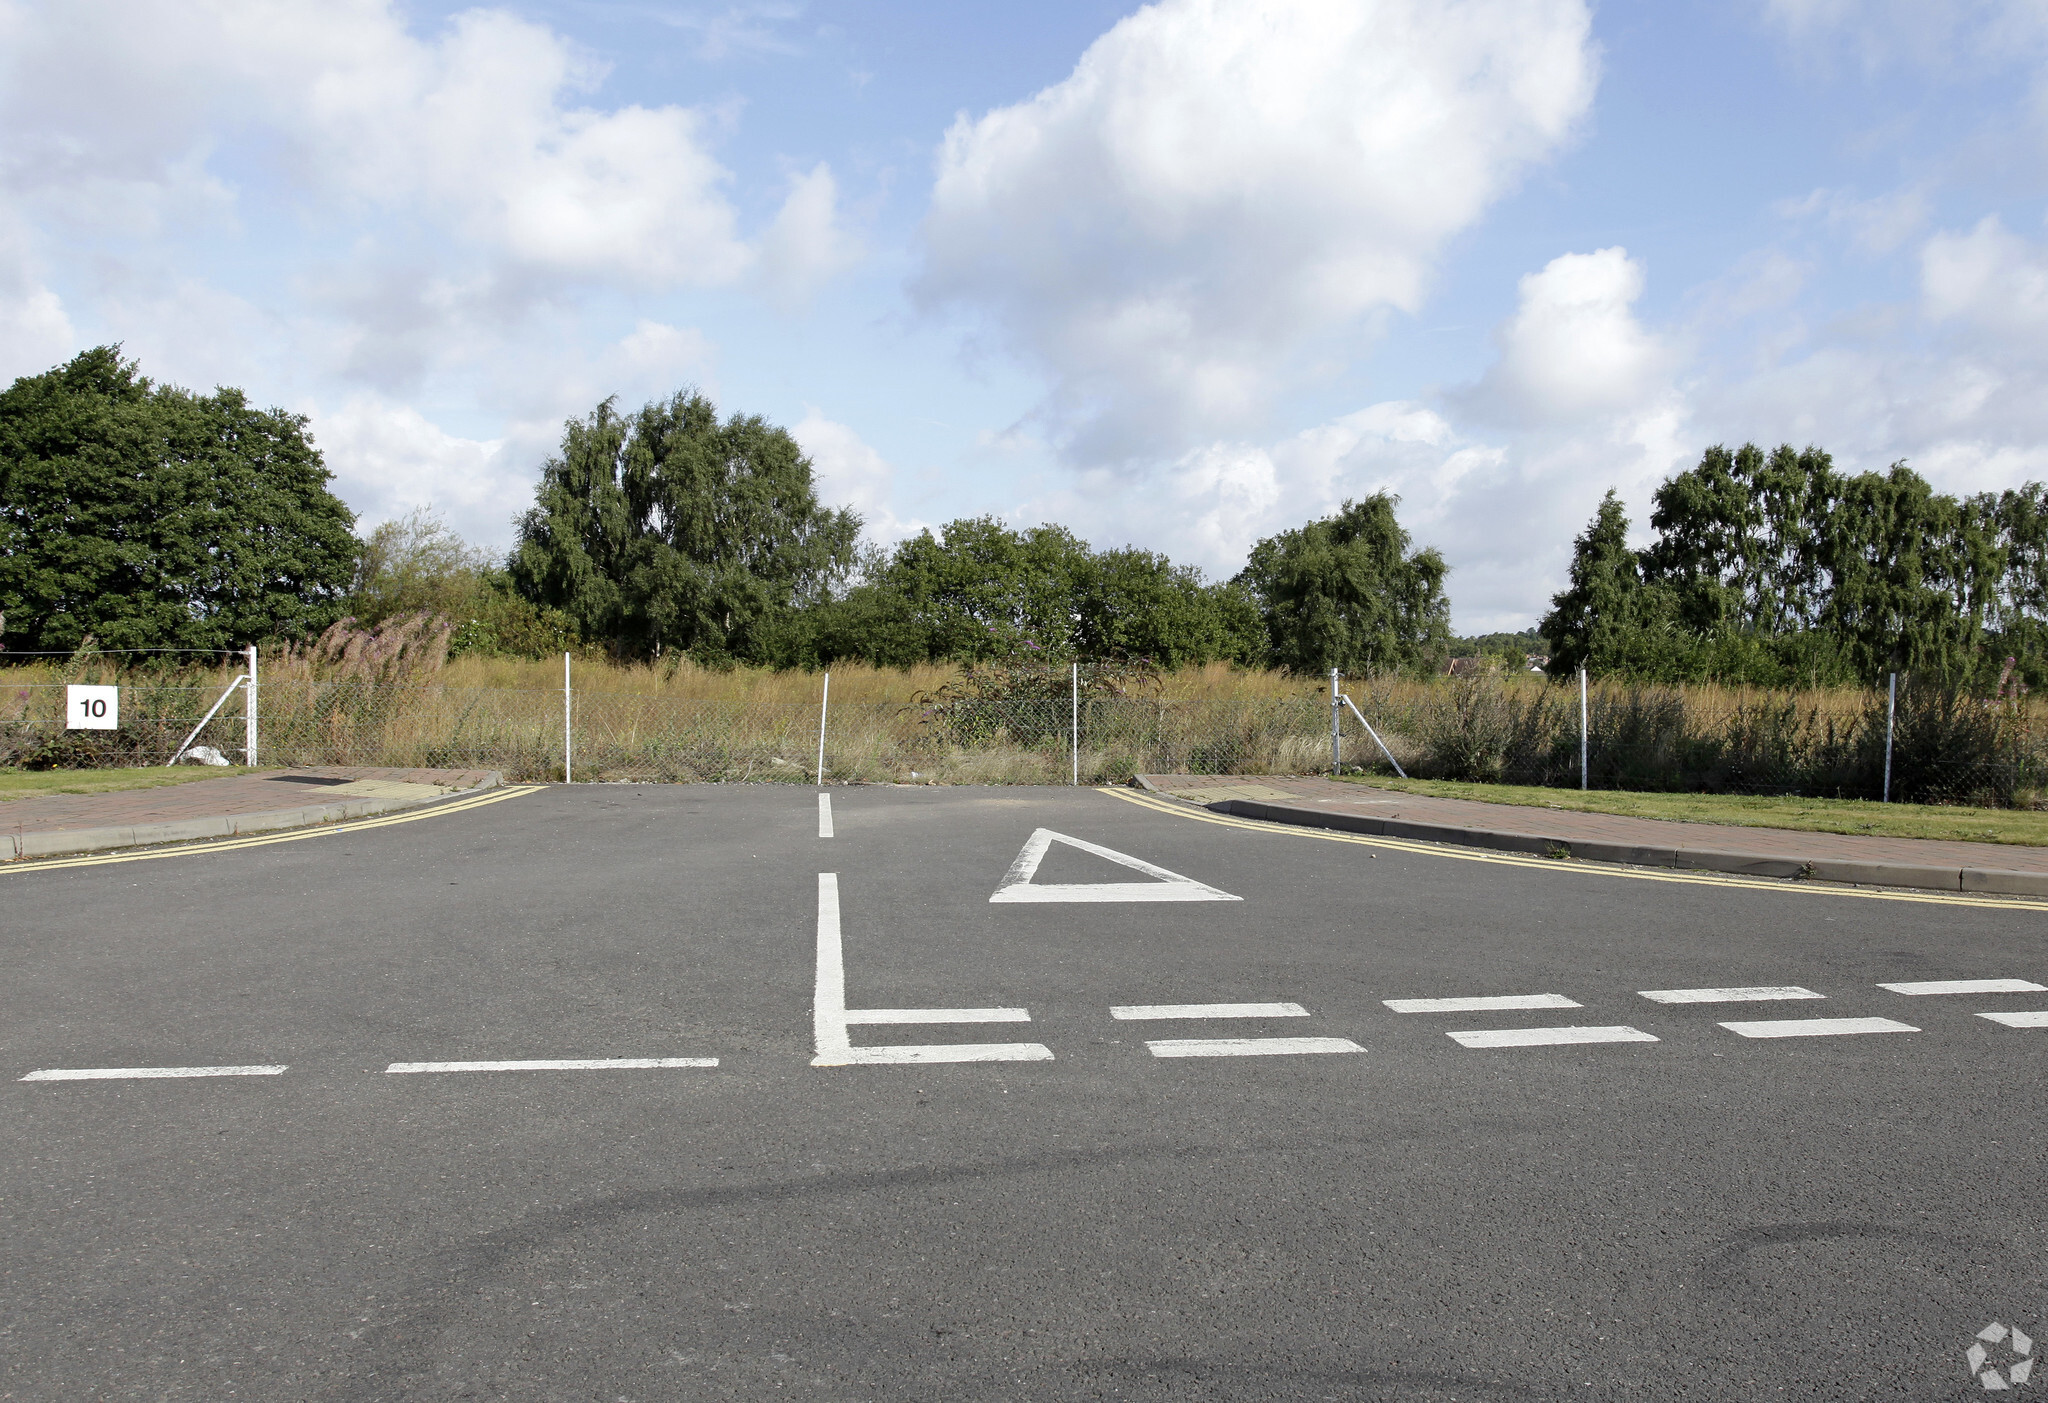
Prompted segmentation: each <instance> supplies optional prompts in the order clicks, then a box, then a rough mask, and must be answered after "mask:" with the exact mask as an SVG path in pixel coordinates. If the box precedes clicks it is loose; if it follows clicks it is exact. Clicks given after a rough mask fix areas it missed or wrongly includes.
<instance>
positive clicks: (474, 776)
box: [0, 765, 492, 834]
mask: <svg viewBox="0 0 2048 1403" xmlns="http://www.w3.org/2000/svg"><path fill="white" fill-rule="evenodd" d="M491 775H492V772H491V771H489V770H407V769H396V768H392V767H390V766H379V765H313V766H308V767H305V768H303V769H293V770H276V771H272V772H271V773H269V774H251V775H229V776H227V777H225V778H223V779H201V780H192V781H190V782H188V783H185V784H170V785H164V786H163V787H161V788H158V789H123V790H116V791H114V792H113V793H110V794H41V795H36V796H35V797H33V798H27V799H9V800H5V801H0V833H13V834H25V833H65V832H72V831H76V830H84V829H105V828H134V827H138V826H141V825H145V824H156V823H178V822H181V821H184V820H188V819H207V818H222V817H230V816H232V817H241V816H244V815H256V814H266V813H278V812H281V811H285V810H291V809H302V808H305V807H307V806H308V805H313V804H323V803H327V802H330V801H335V802H338V801H339V800H341V799H345V798H351V797H356V796H357V795H359V794H360V793H361V792H362V791H360V790H356V791H350V792H345V793H339V794H338V793H337V792H336V791H337V790H341V789H342V788H343V786H344V785H348V784H352V783H358V782H361V781H365V780H368V781H373V782H381V783H383V784H404V785H422V786H431V787H433V788H436V789H440V790H441V791H443V792H444V793H454V792H456V791H458V790H464V789H474V788H476V787H477V786H478V785H480V784H483V783H485V782H486V781H488V780H489V779H490V778H491ZM420 797H431V796H429V795H427V794H425V793H424V791H422V793H421V795H420Z"/></svg>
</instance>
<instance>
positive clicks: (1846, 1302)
mask: <svg viewBox="0 0 2048 1403" xmlns="http://www.w3.org/2000/svg"><path fill="white" fill-rule="evenodd" d="M831 797H832V806H833V813H832V818H833V829H834V836H832V837H829V838H826V837H821V836H819V823H818V818H819V816H818V810H817V807H816V805H817V799H816V792H815V791H813V790H810V789H803V788H797V787H778V786H756V787H709V786H703V787H675V788H665V787H656V786H645V787H642V786H626V785H603V786H578V787H575V788H573V789H563V788H560V787H556V788H552V789H548V790H545V791H542V792H539V793H534V794H530V795H527V796H524V797H519V798H513V799H508V800H506V801H505V802H502V803H497V804H493V805H491V806H488V807H484V808H479V809H474V810H471V811H468V812H465V813H460V814H450V815H446V816H442V817H436V818H431V819H426V820H422V821H418V822H411V823H405V824H395V825H386V826H381V827H371V828H365V829H362V830H360V831H356V832H348V833H339V834H332V835H327V836H323V837H318V838H312V839H308V840H304V841H294V842H285V843H274V844H269V845H261V846H252V847H247V848H242V849H238V850H233V851H226V852H219V853H214V854H209V855H198V856H180V857H175V858H168V859H163V860H158V861H148V862H130V863H113V864H105V865H91V866H78V867H72V868H67V869H62V870H49V871H16V872H6V873H0V968H4V970H5V978H4V979H0V1399H39V1400H40V1399H66V1400H69V1399H176V1400H187V1399H192V1400H200V1399H203V1400H220V1399H264V1400H270V1399H286V1400H297V1399H305V1400H321V1401H322V1403H325V1401H326V1400H337V1401H339V1400H373V1399H443V1398H477V1399H505V1400H543V1399H545V1400H602V1403H617V1400H635V1403H642V1401H645V1400H667V1399H682V1400H694V1399H726V1398H735V1399H766V1398H790V1399H805V1400H826V1399H830V1400H855V1399H859V1400H870V1399H891V1400H893V1399H906V1400H912V1399H914V1400H924V1399H931V1400H940V1399H943V1400H948V1403H955V1401H956V1400H981V1399H1005V1400H1054V1399H1061V1400H1065V1399H1097V1398H1115V1399H1135V1400H1149V1399H1162V1400H1163V1399H1174V1400H1212V1399H1213V1400H1239V1399H1245V1400H1250V1399H1284V1400H1322V1399H1334V1400H1347V1403H1348V1400H1362V1399H1400V1400H1422V1399H1429V1400H1437V1399H1470V1400H1496V1399H1501V1400H1506V1399H1514V1400H1522V1399H1530V1400H1550V1399H1610V1398H1616V1399H1619V1398H1627V1399H1652V1398H1654V1399H1750V1398H1781V1397H1793V1398H1842V1399H1890V1398H1900V1399H1907V1398H1912V1399H1919V1398H1949V1397H1966V1396H1976V1395H1977V1394H1980V1393H1981V1392H1983V1388H1982V1386H1981V1385H1980V1383H1979V1382H1977V1380H1976V1379H1975V1378H1973V1376H1972V1372H1971V1369H1970V1366H1969V1364H1968V1362H1967V1360H1966V1357H1965V1349H1966V1347H1967V1346H1969V1345H1970V1344H1971V1343H1972V1342H1973V1337H1974V1336H1976V1335H1977V1334H1978V1332H1979V1331H1980V1330H1982V1329H1984V1328H1985V1327H1986V1326H1987V1325H1988V1324H1989V1323H1991V1322H1994V1321H1996V1322H2001V1323H2003V1324H2005V1325H2007V1326H2011V1325H2018V1326H2020V1327H2022V1329H2023V1331H2024V1332H2025V1333H2026V1335H2027V1336H2029V1337H2031V1336H2032V1335H2033V1334H2034V1333H2035V1332H2036V1327H2037V1326H2040V1327H2042V1328H2043V1329H2048V1285H2044V1258H2043V1248H2044V1228H2048V1214H2044V1205H2048V1200H2044V1195H2043V1192H2042V1188H2041V1184H2042V1169H2043V1145H2044V1140H2043V1125H2042V1115H2041V1110H2040V1099H2041V1094H2042V1090H2043V1076H2042V1072H2043V1066H2044V1061H2043V1059H2044V1050H2048V1028H2042V1027H2033V1028H2028V1027H2016V1026H2007V1025H2005V1024H2001V1023H1998V1022H1994V1021H1992V1020H1990V1019H1987V1018H1985V1017H1982V1016H1980V1015H1982V1014H1984V1013H1996V1012H2017V1011H2028V1010H2042V1009H2048V992H2038V993H2031V994H2030V993H1947V994H1908V993H1901V992H1896V991H1892V990H1887V989H1883V988H1880V987H1879V986H1880V985H1881V984H1885V983H1896V982H1909V981H1910V982H1922V981H1937V980H1951V979H1954V980H1984V979H2021V980H2028V981H2038V982H2040V983H2042V984H2048V949H2044V948H2043V940H2042V937H2043V935H2044V933H2048V914H2044V913H2043V912H2041V911H2040V910H2038V909H2019V908H2016V907H2011V906H2007V907H1997V906H1969V905H1962V904H1954V903H1950V904H1943V903H1941V902H1938V901H1928V900H1917V901H1913V900H1870V899H1865V898H1861V897H1857V896H1853V895H1847V894H1837V893H1823V892H1818V891H1815V890H1814V889H1811V888H1805V889H1793V888H1770V887H1755V886H1752V887H1745V886H1741V885H1735V884H1729V883H1724V882H1716V881H1713V880H1705V881H1699V882H1692V883H1688V882H1681V881H1670V880H1649V879H1645V878H1642V877H1639V876H1637V877H1632V876H1628V875H1623V874H1619V873H1617V872H1615V871H1614V870H1612V869H1598V868H1590V867H1578V866H1572V865H1567V864H1542V863H1534V862H1502V861H1497V860H1487V859H1485V858H1483V857H1480V856H1478V855H1474V854H1461V853H1458V852H1456V851H1455V850H1441V851H1431V852H1422V851H1415V850H1410V849H1405V848H1402V847H1400V846H1386V845H1376V844H1373V843H1370V842H1358V841H1352V842H1338V841H1330V840H1327V839H1322V838H1318V837H1315V836H1314V835H1311V834H1308V833H1306V832H1303V831H1300V830H1281V829H1260V828H1259V827H1258V826H1256V825H1248V824H1241V823H1240V824H1229V823H1213V822H1205V821H1203V820H1202V819H1199V818H1196V817H1192V816H1183V815H1176V814H1169V813H1165V812H1160V811H1157V810H1154V809H1151V808H1146V807H1142V806H1140V805H1138V804H1134V803H1129V802H1125V801H1124V800H1122V799H1120V798H1118V797H1116V796H1113V795H1107V794H1101V793H1097V792H1094V791H1089V790H1080V791H1074V790H1064V791H1062V790H1015V789H1011V790H976V789H890V788H851V789H840V790H835V791H833V793H832V796H831ZM1041 828H1043V829H1049V830H1052V831H1053V832H1054V833H1057V834H1059V835H1063V836H1065V837H1067V838H1073V839H1080V840H1082V841H1084V842H1088V843H1092V844H1095V845H1097V846H1099V847H1103V848H1108V849H1111V850H1113V851H1115V852H1117V853H1121V854H1125V855H1128V856H1130V857H1132V858H1135V859H1139V860H1141V861H1143V862H1144V863H1148V864H1151V865H1152V866H1153V867H1155V868H1160V869H1165V870H1166V871H1168V872H1169V873H1170V874H1176V875H1177V876H1179V877H1182V878H1185V879H1187V880H1188V882H1191V883H1198V884H1203V885H1205V886H1207V887H1209V888H1213V889H1215V890H1216V891H1217V892H1220V893H1223V894H1227V895H1230V896H1234V897H1237V898H1239V899H1238V900H1234V901H1226V900H1187V901H1180V900H1175V901H1085V900H1074V901H1068V900H1053V901H1046V900H1006V901H998V902H991V900H990V897H991V895H992V894H993V893H995V892H996V891H997V889H998V888H999V887H1000V886H1002V885H1003V884H1004V883H1005V881H1006V874H1010V873H1011V869H1012V867H1013V864H1015V863H1016V862H1017V860H1018V858H1019V855H1020V852H1022V851H1023V850H1024V849H1025V848H1026V846H1027V844H1028V842H1029V840H1030V839H1031V838H1032V836H1033V834H1034V833H1035V832H1036V831H1037V830H1039V829H1041ZM824 873H830V874H833V880H832V881H831V882H829V883H821V878H820V874H824ZM1099 883H1110V884H1130V883H1149V884H1153V885H1154V886H1156V887H1158V888H1166V887H1175V888H1176V889H1178V890H1179V891H1180V892H1181V893H1182V894H1184V895H1185V894H1189V893H1190V892H1191V891H1192V890H1193V889H1192V888H1191V887H1189V886H1188V885H1186V884H1184V883H1177V882H1174V881H1170V880H1168V879H1167V878H1162V877H1159V876H1157V875H1155V874H1150V873H1146V872H1143V871H1135V870H1132V869H1131V868H1129V867H1128V866H1124V865H1119V864H1117V863H1114V862H1112V861H1110V860H1108V859H1107V858H1104V857H1101V856H1097V855H1095V854H1093V853H1091V852H1088V851H1086V850H1084V849H1082V848H1079V847H1076V846H1073V845H1072V844H1070V843H1065V842H1060V841H1058V840H1050V841H1049V843H1048V845H1047V846H1046V851H1045V856H1044V858H1043V861H1042V863H1041V864H1040V865H1039V867H1038V868H1037V870H1036V871H1035V872H1034V873H1033V874H1031V881H1030V883H1029V885H1031V886H1034V887H1038V888H1045V887H1048V886H1053V887H1057V886H1062V885H1077V886H1087V885H1090V884H1099ZM821 887H825V888H830V889H833V892H834V894H836V906H837V913H838V914H837V922H836V930H835V931H833V932H831V933H832V934H836V935H837V937H838V945H839V949H840V952H841V959H842V962H843V963H842V965H841V969H842V972H843V981H844V1005H843V1006H844V1008H845V1009H847V1010H851V1012H850V1013H849V1014H848V1021H843V1022H839V1023H836V1024H835V1023H834V1021H833V1017H834V1014H835V1008H833V1007H827V1008H825V1009H824V1010H823V1013H824V1016H823V1017H821V1016H820V1013H821V1010H820V1007H819V1004H818V999H819V997H820V996H823V998H824V999H825V1002H826V1003H827V1004H828V1005H830V1004H832V1002H833V997H834V993H835V991H834V989H833V988H832V987H831V981H830V980H829V979H826V980H822V981H821V980H820V979H819V977H818V965H819V960H820V957H821V951H828V946H829V944H830V942H829V941H828V940H827V939H826V938H825V937H826V935H827V934H828V932H827V931H825V930H824V929H823V927H827V926H833V925H834V924H835V923H834V922H832V921H831V920H830V911H829V909H828V908H829V907H830V906H831V905H832V904H833V903H832V902H831V901H828V900H825V899H822V898H821ZM1024 894H1025V895H1027V896H1028V895H1032V893H1029V892H1027V893H1024ZM1037 894H1038V895H1044V894H1045V893H1044V892H1043V891H1040V892H1039V893H1037ZM1053 894H1054V895H1059V893H1057V892H1055V893H1053ZM1070 894H1071V893H1070ZM828 953H829V952H828ZM828 962H829V961H828ZM1759 986H1762V987H1779V986H1802V987H1804V988H1805V989H1807V990H1809V991H1811V992H1813V993H1816V994H1820V995H1825V998H1824V999H1797V1000H1787V999H1783V998H1780V999H1774V1000H1763V1001H1750V1002H1739V1003H1725V1002H1724V1003H1660V1002H1657V1001H1653V1000H1649V999H1645V998H1644V997H1642V995H1641V993H1640V992H1639V991H1643V990H1671V989H1707V988H1712V989H1723V988H1747V987H1759ZM1538 994H1551V995H1556V996H1560V998H1561V999H1564V1000H1570V1001H1571V1002H1572V1003H1573V1004H1574V1005H1576V1006H1574V1007H1536V1008H1524V1009H1477V1010H1467V1011H1442V1010H1435V1011H1429V1010H1425V1011H1418V1012H1397V1011H1395V1010H1394V1009H1393V1008H1390V1007H1389V1006H1388V1004H1387V1003H1386V1001H1387V1000H1390V999H1391V1000H1409V999H1443V998H1470V997H1501V996H1523V995H1538ZM1551 1002H1552V1003H1557V1002H1558V1000H1552V1001H1551ZM1290 1003H1291V1004H1296V1005H1299V1006H1300V1007H1301V1009H1303V1010H1304V1013H1303V1014H1301V1015H1298V1016H1297V1015H1291V1014H1290V1015H1287V1016H1259V1017H1216V1016H1203V1017H1180V1018H1154V1019H1146V1020H1137V1019H1129V1018H1122V1019H1120V1018H1116V1017H1113V1016H1112V1009H1115V1008H1119V1007H1128V1006H1154V1007H1157V1006H1180V1005H1216V1004H1290ZM878 1009H894V1010H954V1011H960V1010H984V1011H985V1010H1025V1011H1027V1012H1028V1021H1018V1015H1016V1014H1014V1013H1012V1014H1008V1015H1000V1016H1001V1017H1004V1018H1007V1020H1008V1021H980V1022H948V1023H927V1024H917V1023H876V1022H872V1021H868V1022H863V1021H861V1018H860V1015H861V1013H862V1011H872V1010H878ZM1183 1012H1185V1010H1183ZM1268 1012H1271V1011H1270V1010H1269V1011H1268ZM927 1016H930V1015H927ZM951 1016H953V1017H959V1016H961V1015H960V1014H959V1013H957V1012H956V1013H955V1014H953V1015H951ZM972 1016H974V1017H976V1018H980V1019H983V1020H987V1019H991V1018H995V1017H998V1015H995V1014H990V1013H987V1012H983V1013H978V1014H973V1015H972ZM1812 1018H1840V1019H1881V1020H1890V1021H1891V1022H1893V1023H1898V1024H1903V1025H1905V1026H1909V1027H1911V1028H1914V1029H1917V1030H1919V1031H1916V1032H1888V1033H1862V1034H1854V1035H1837V1036H1792V1037H1776V1038H1762V1039H1760V1038H1750V1037H1743V1036H1738V1035H1737V1034H1736V1033H1734V1032H1731V1031H1729V1030H1727V1029H1725V1028H1723V1027H1722V1026H1720V1025H1721V1024H1722V1023H1723V1022H1724V1021H1757V1020H1789V1019H1812ZM1836 1026H1846V1025H1836ZM1872 1026H1875V1025H1872ZM835 1027H836V1028H838V1029H839V1030H840V1031H841V1032H842V1033H843V1035H844V1037H843V1043H844V1050H842V1051H838V1052H835V1051H834V1050H833V1046H832V1044H831V1035H832V1031H833V1029H834V1028H835ZM1558 1027H1577V1028H1603V1029H1632V1030H1634V1033H1635V1035H1637V1036H1638V1037H1640V1038H1647V1039H1654V1040H1632V1041H1614V1042H1598V1043H1584V1044H1571V1045H1561V1046H1549V1045H1539V1046H1493V1047H1489V1046H1467V1045H1464V1044H1463V1042H1461V1040H1459V1039H1456V1038H1453V1037H1452V1036H1451V1034H1452V1033H1465V1034H1471V1033H1475V1032H1480V1033H1484V1032H1490V1031H1498V1030H1503V1029H1510V1030H1514V1029H1551V1028H1558ZM1605 1036H1612V1037H1621V1036H1625V1034H1622V1033H1609V1034H1606V1035H1605ZM821 1037H822V1038H823V1039H824V1042H823V1044H821V1042H820V1038H821ZM1266 1038H1311V1039H1317V1040H1319V1041H1318V1042H1316V1043H1313V1044H1310V1046H1315V1047H1330V1046H1344V1045H1346V1044H1351V1045H1356V1047H1357V1048H1358V1049H1359V1050H1356V1051H1349V1050H1344V1051H1320V1052H1300V1053H1290V1052H1284V1051H1282V1052H1278V1053H1276V1054H1275V1055H1229V1056H1172V1057H1167V1056H1158V1055H1155V1053H1154V1051H1153V1050H1152V1049H1151V1048H1150V1047H1149V1046H1148V1043H1151V1042H1163V1041H1188V1040H1192V1041H1195V1042H1196V1043H1197V1044H1198V1045H1199V1044H1200V1043H1201V1042H1203V1041H1205V1040H1224V1039H1266ZM1466 1041H1475V1040H1473V1039H1469V1038H1468V1039H1467V1040H1466ZM1476 1041H1481V1042H1483V1041H1486V1040H1485V1039H1477V1040H1476ZM990 1043H993V1044H999V1045H1004V1046H1008V1047H1010V1048H1012V1049H1013V1051H1014V1050H1015V1049H1019V1048H1022V1049H1027V1050H1029V1051H1026V1052H1022V1053H1017V1054H1016V1055H1017V1056H1020V1057H1023V1056H1028V1057H1029V1058H1030V1059H1031V1060H1000V1061H967V1062H952V1061H945V1062H928V1061H907V1062H898V1063H895V1064H885V1065H828V1066H814V1065H813V1062H814V1060H818V1061H826V1062H832V1061H840V1062H844V1061H848V1060H850V1059H851V1060H857V1059H858V1055H859V1054H858V1051H857V1050H859V1049H874V1048H878V1047H880V1048H887V1047H914V1048H940V1049H954V1050H953V1051H950V1052H947V1051H942V1052H937V1053H932V1052H920V1053H905V1054H883V1055H886V1056H903V1057H919V1058H923V1057H930V1056H974V1055H979V1054H975V1053H971V1052H969V1053H962V1052H959V1051H958V1050H957V1049H958V1048H959V1047H960V1046H961V1045H977V1044H990ZM821 1046H822V1047H823V1051H822V1052H821ZM1270 1046H1271V1045H1268V1049H1269V1050H1270ZM1032 1049H1035V1050H1032ZM1181 1050H1183V1051H1187V1050H1190V1049H1187V1048H1183V1049H1181ZM1209 1050H1211V1051H1214V1050H1217V1049H1214V1048H1211V1049H1209ZM1047 1054H1049V1056H1048V1055H1047ZM714 1058H715V1059H716V1061H717V1065H716V1066H704V1065H679V1066H657V1067H647V1068H622V1067H599V1068H583V1069H568V1070H503V1071H484V1070H476V1071H421V1072H392V1071H387V1070H386V1069H387V1068H388V1067H391V1066H393V1065H401V1064H421V1063H445V1062H463V1061H471V1062H474V1061H503V1060H529V1059H545V1060H553V1059H568V1060H603V1059H689V1060H694V1061H703V1060H708V1059H714ZM280 1066H281V1067H284V1068H285V1070H284V1071H282V1072H280V1073H276V1074H271V1075H233V1076H209V1077H162V1078H136V1077H114V1078H104V1079H83V1080H77V1079H59V1080H52V1079H38V1080H20V1078H23V1077H28V1076H31V1075H33V1074H35V1073H38V1072H40V1073H44V1074H50V1073H67V1072H77V1071H81V1070H97V1069H133V1068H192V1067H280ZM2026 1343H2027V1344H2028V1345H2029V1346H2032V1340H2031V1338H2029V1339H2028V1340H2027V1341H2026ZM1986 1349H1987V1355H1986V1363H1987V1367H1996V1368H2000V1369H2001V1370H2003V1369H2005V1368H2007V1367H2008V1366H2010V1365H2011V1364H2012V1363H2014V1362H2016V1359H2017V1358H2018V1357H2019V1356H2016V1355H2015V1353H2014V1350H2013V1342H2012V1337H2010V1336H2006V1337H2004V1338H2003V1339H2000V1340H1994V1341H1991V1342H1989V1343H1988V1344H1987V1345H1986ZM2038 1351H2039V1352H2042V1353H2048V1345H2043V1346H2040V1347H2038ZM2021 1354H2024V1351H2022V1352H2021ZM2004 1377H2005V1375H2004V1374H2002V1373H2001V1375H2000V1380H2001V1381H2003V1379H2004ZM2024 1386H2025V1387H2038V1388H2048V1377H2044V1378H2043V1379H2041V1380H2030V1381H2028V1382H2027V1383H2026V1384H2025V1385H2024ZM2022 1396H2024V1395H2022Z"/></svg>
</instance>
